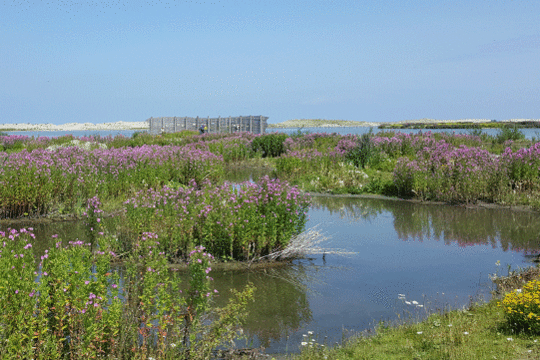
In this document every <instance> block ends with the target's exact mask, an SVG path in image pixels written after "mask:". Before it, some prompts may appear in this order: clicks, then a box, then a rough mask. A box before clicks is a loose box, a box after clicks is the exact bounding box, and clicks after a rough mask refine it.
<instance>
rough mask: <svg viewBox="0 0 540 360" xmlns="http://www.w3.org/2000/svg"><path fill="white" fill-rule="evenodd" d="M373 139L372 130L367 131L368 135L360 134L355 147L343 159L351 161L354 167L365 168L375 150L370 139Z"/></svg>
mask: <svg viewBox="0 0 540 360" xmlns="http://www.w3.org/2000/svg"><path fill="white" fill-rule="evenodd" d="M372 137H373V129H372V128H370V129H369V133H366V134H362V136H360V138H358V140H357V146H356V147H355V148H353V149H352V150H351V151H349V153H348V154H347V155H346V156H345V159H347V160H348V161H351V162H352V163H353V164H354V166H356V167H361V168H365V167H366V166H367V165H369V163H370V161H371V158H372V157H373V155H374V152H375V148H374V146H373V142H372V141H371V138H372Z"/></svg>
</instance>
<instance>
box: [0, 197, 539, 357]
mask: <svg viewBox="0 0 540 360" xmlns="http://www.w3.org/2000/svg"><path fill="white" fill-rule="evenodd" d="M8 226H10V227H15V228H20V227H27V226H32V227H33V228H34V232H35V234H36V244H35V245H36V250H37V251H38V252H43V251H44V250H45V246H46V245H47V244H48V243H49V240H50V239H51V236H52V235H53V234H59V237H60V238H62V239H64V240H65V241H69V240H73V239H75V238H79V239H81V240H83V239H84V233H85V232H84V227H83V225H82V224H81V223H74V222H59V223H54V224H47V223H41V224H40V223H31V224H29V223H20V222H19V223H12V224H8V223H5V222H3V223H1V224H0V229H1V230H5V229H6V228H7V227H8ZM314 226H317V229H318V230H319V232H321V233H322V234H324V235H326V236H328V237H330V240H328V241H327V242H326V243H322V244H320V245H321V246H323V247H327V248H341V249H345V250H348V251H352V252H356V254H355V255H351V256H346V257H344V256H338V255H332V254H326V255H325V256H324V257H323V256H322V255H317V256H311V257H310V258H306V259H301V260H296V261H294V262H293V264H292V265H290V266H286V267H279V268H267V269H261V270H256V271H220V272H218V271H213V272H212V276H213V277H214V279H215V281H214V286H215V288H216V289H218V290H219V292H220V294H221V296H220V297H217V298H216V303H217V305H218V306H219V305H222V304H224V303H225V301H226V300H227V296H226V295H227V293H228V289H230V288H237V289H240V288H242V287H243V286H244V285H245V284H246V283H247V282H248V281H251V282H253V283H254V284H255V285H256V287H257V291H256V294H255V296H256V301H255V303H253V304H251V305H250V307H249V309H248V310H249V312H250V315H249V318H248V322H247V325H246V327H245V332H246V333H247V334H248V335H249V336H250V337H252V339H253V341H252V343H251V344H248V345H251V346H259V345H263V346H265V347H267V350H266V352H267V353H273V354H277V353H281V354H283V353H285V352H298V350H299V347H300V342H301V341H302V335H303V334H307V331H313V332H314V335H313V337H314V338H315V339H318V340H319V342H326V343H327V345H332V344H334V343H336V342H340V341H341V340H342V337H343V336H344V335H348V334H351V333H352V332H357V331H363V330H366V329H373V328H374V326H375V325H376V324H377V323H378V322H379V321H381V320H384V321H388V320H396V319H397V318H398V314H399V315H400V317H401V318H403V317H404V316H405V317H408V316H412V317H413V318H418V317H422V316H425V313H426V311H436V310H437V309H444V308H449V307H450V308H459V307H463V306H466V305H467V304H468V303H469V301H470V298H471V297H473V298H474V299H477V298H478V297H483V298H484V299H486V300H487V299H489V297H490V290H491V289H492V283H491V280H490V279H489V276H488V275H489V274H493V273H496V272H499V274H500V275H506V274H507V273H508V266H511V268H512V269H517V268H518V267H525V266H528V265H532V263H531V262H530V261H531V257H532V256H531V255H532V254H537V253H538V252H539V251H540V215H539V214H537V213H531V212H518V211H511V210H503V209H486V208H475V209H471V208H465V207H455V206H447V205H434V204H419V203H412V202H408V201H401V200H391V199H381V198H362V197H335V196H314V197H313V204H312V207H311V208H310V210H309V220H308V222H307V225H306V228H307V229H309V228H311V227H314ZM497 261H500V264H501V265H500V266H497V265H496V262H497ZM398 294H405V295H406V300H407V301H411V302H412V301H413V300H414V301H417V302H418V303H419V304H421V305H424V307H418V306H413V305H407V304H406V303H405V302H404V300H399V299H398ZM238 345H239V346H241V347H243V346H245V345H246V344H245V343H244V342H240V343H239V344H238Z"/></svg>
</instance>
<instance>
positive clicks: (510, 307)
mask: <svg viewBox="0 0 540 360" xmlns="http://www.w3.org/2000/svg"><path fill="white" fill-rule="evenodd" d="M498 305H499V306H501V307H502V308H503V310H504V314H505V317H506V320H507V322H508V324H509V325H510V326H511V327H512V329H513V330H514V331H525V332H531V333H540V281H538V280H532V281H529V282H528V283H527V284H526V285H525V286H523V288H522V289H516V290H514V291H512V292H510V293H508V294H506V295H505V296H504V299H503V300H502V303H501V302H499V303H498Z"/></svg>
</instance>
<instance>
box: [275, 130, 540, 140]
mask: <svg viewBox="0 0 540 360" xmlns="http://www.w3.org/2000/svg"><path fill="white" fill-rule="evenodd" d="M369 129H370V128H368V127H310V128H308V127H305V128H302V129H300V128H288V129H266V133H271V132H282V133H285V134H292V133H296V132H297V131H298V130H300V131H301V132H302V133H306V132H309V133H328V134H331V133H337V134H340V135H347V134H354V135H362V134H365V133H367V132H369ZM520 130H521V132H523V134H525V137H526V138H527V139H529V140H530V139H532V138H533V137H534V138H536V139H540V129H520ZM379 131H395V132H397V130H387V129H385V130H383V129H378V128H373V132H374V133H378V132H379ZM399 131H400V132H402V133H405V134H416V133H419V132H420V131H421V132H423V133H427V132H428V131H431V132H433V133H444V132H445V133H448V134H452V133H456V134H469V133H470V132H471V130H470V129H451V130H450V129H433V130H432V129H402V130H399ZM482 132H483V133H485V134H488V135H497V134H498V133H499V130H498V129H483V130H482Z"/></svg>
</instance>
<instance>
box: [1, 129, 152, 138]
mask: <svg viewBox="0 0 540 360" xmlns="http://www.w3.org/2000/svg"><path fill="white" fill-rule="evenodd" d="M5 132H6V133H7V134H8V135H26V136H34V137H40V136H45V137H49V138H53V137H60V136H66V135H73V136H74V137H77V138H78V137H81V136H96V135H99V136H101V137H105V136H109V135H110V136H113V137H114V136H116V135H123V136H126V137H131V136H132V135H133V133H134V132H146V131H145V130H77V131H74V130H70V131H5Z"/></svg>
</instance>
